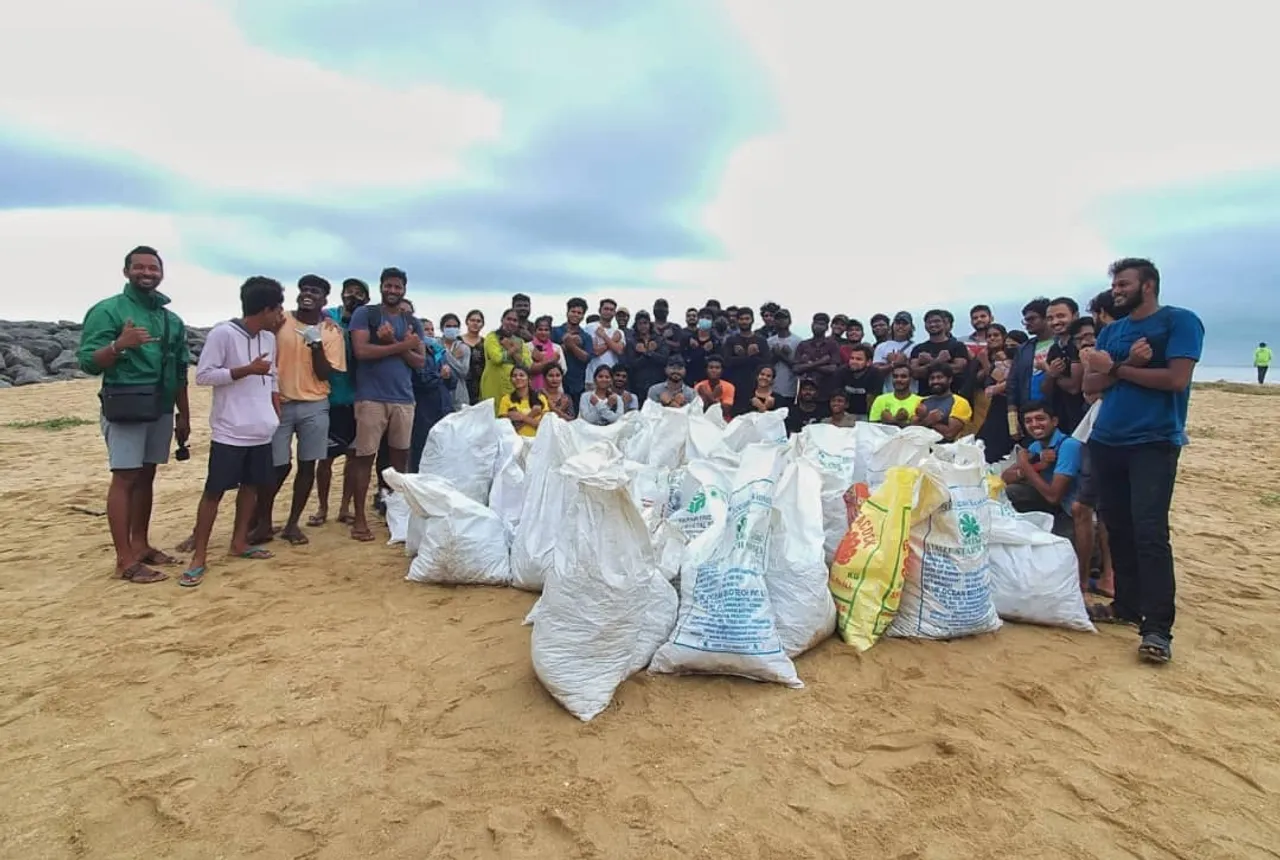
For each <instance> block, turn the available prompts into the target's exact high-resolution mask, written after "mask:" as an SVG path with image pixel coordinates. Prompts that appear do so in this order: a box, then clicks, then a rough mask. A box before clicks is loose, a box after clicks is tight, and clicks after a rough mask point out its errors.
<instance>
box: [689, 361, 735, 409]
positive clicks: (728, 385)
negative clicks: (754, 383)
mask: <svg viewBox="0 0 1280 860" xmlns="http://www.w3.org/2000/svg"><path fill="white" fill-rule="evenodd" d="M723 376H724V359H722V358H720V356H718V355H713V356H711V357H709V358H708V359H707V378H706V379H704V380H702V381H701V382H699V383H698V384H697V385H695V386H693V390H694V392H695V393H697V395H698V396H699V397H701V398H702V408H703V409H704V410H705V409H710V408H711V406H712V405H713V404H716V403H719V404H720V411H721V413H722V414H723V415H724V420H725V421H730V420H732V418H733V398H734V395H735V394H736V393H737V390H736V389H735V388H734V385H733V383H732V382H726V381H725V380H724V379H723V378H722V377H723Z"/></svg>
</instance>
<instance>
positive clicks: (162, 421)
mask: <svg viewBox="0 0 1280 860" xmlns="http://www.w3.org/2000/svg"><path fill="white" fill-rule="evenodd" d="M98 422H99V424H100V426H101V427H102V438H103V439H105V440H106V441H107V462H108V464H109V465H110V466H111V471H113V472H127V471H131V470H133V469H141V468H142V467H143V466H148V465H150V466H158V465H161V464H163V463H168V462H169V447H170V445H172V444H173V413H169V414H168V415H161V416H160V417H159V418H157V419H156V420H155V421H149V422H147V423H146V424H120V423H117V422H112V421H108V420H107V419H105V418H101V417H100V418H99V419H98Z"/></svg>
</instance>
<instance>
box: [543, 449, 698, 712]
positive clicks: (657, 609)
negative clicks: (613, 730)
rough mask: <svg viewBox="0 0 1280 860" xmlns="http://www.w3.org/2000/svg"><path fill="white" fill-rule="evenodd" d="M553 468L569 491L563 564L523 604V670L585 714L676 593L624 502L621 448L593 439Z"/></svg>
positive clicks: (672, 606)
mask: <svg viewBox="0 0 1280 860" xmlns="http://www.w3.org/2000/svg"><path fill="white" fill-rule="evenodd" d="M559 473H560V474H561V475H563V476H564V477H565V478H568V479H569V480H572V481H574V482H575V484H576V486H577V489H578V492H577V495H576V496H575V498H574V501H573V503H572V505H571V507H570V508H569V510H568V511H566V512H565V515H564V516H562V517H561V518H560V523H559V525H560V531H559V534H560V544H559V548H558V550H557V552H558V553H560V554H562V555H563V563H562V564H561V563H557V564H556V565H555V566H554V567H553V568H552V569H551V571H550V572H549V573H548V575H547V578H546V582H545V583H544V584H543V589H542V596H541V597H539V598H538V603H537V605H536V606H535V607H534V610H533V612H532V613H530V614H531V616H532V617H533V618H534V625H533V634H532V637H531V650H532V656H533V669H534V672H535V673H536V674H537V676H538V680H540V681H541V682H542V684H543V686H545V687H546V688H547V691H548V692H550V693H551V695H552V696H554V697H555V698H556V700H557V701H558V702H560V704H562V705H563V706H564V707H565V709H566V710H568V711H569V713H571V714H573V715H574V716H576V717H577V718H578V719H581V720H590V719H591V718H592V717H594V716H596V715H597V714H599V713H600V712H601V711H603V710H604V709H605V708H606V707H608V705H609V702H610V701H611V700H612V699H613V693H614V691H615V690H616V689H617V688H618V685H619V684H621V683H622V682H623V681H625V680H626V679H627V678H629V677H630V676H631V675H634V674H635V673H636V672H639V671H640V670H641V669H643V668H644V667H645V666H647V665H648V664H649V660H650V659H651V658H652V657H653V653H654V651H656V650H657V648H658V646H659V645H661V644H662V642H664V641H665V640H666V638H667V636H668V635H670V633H671V628H672V626H674V624H675V620H676V605H677V603H678V597H677V595H676V591H675V589H674V588H673V587H672V586H671V584H670V583H669V582H667V581H666V579H665V578H664V577H663V576H662V574H661V573H660V571H659V569H658V561H657V558H656V556H655V555H654V552H653V548H652V546H651V544H650V541H649V532H648V529H647V528H646V526H645V524H644V521H643V519H642V518H641V516H640V512H639V510H638V509H637V508H636V507H635V505H634V504H633V502H632V501H631V498H630V495H629V489H628V484H629V482H630V477H629V476H628V474H627V470H626V469H625V468H624V466H623V464H622V455H621V452H620V451H618V450H617V448H615V447H614V446H613V445H611V444H609V443H597V444H595V445H592V446H591V447H589V448H588V449H587V450H585V451H583V452H582V453H581V454H577V455H575V456H573V457H570V458H569V459H568V460H566V461H565V462H564V464H563V465H561V466H560V467H559Z"/></svg>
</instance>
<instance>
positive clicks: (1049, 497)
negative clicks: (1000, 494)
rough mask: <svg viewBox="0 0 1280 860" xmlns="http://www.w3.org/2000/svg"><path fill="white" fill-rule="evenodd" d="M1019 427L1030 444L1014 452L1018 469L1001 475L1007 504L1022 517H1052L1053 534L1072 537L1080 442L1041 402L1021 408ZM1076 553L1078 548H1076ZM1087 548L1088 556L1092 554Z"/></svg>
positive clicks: (1078, 476) (1051, 409)
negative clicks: (1036, 514)
mask: <svg viewBox="0 0 1280 860" xmlns="http://www.w3.org/2000/svg"><path fill="white" fill-rule="evenodd" d="M1022 426H1024V427H1026V428H1027V435H1029V436H1030V437H1031V439H1032V440H1033V441H1032V442H1031V444H1030V445H1029V446H1028V447H1026V448H1021V447H1019V448H1018V449H1017V452H1016V458H1017V465H1015V466H1011V467H1010V468H1008V469H1006V470H1005V471H1004V474H1003V475H1001V477H1002V478H1003V479H1004V482H1005V487H1006V491H1007V492H1008V495H1009V502H1010V504H1012V505H1013V507H1014V509H1015V510H1017V511H1020V512H1023V513H1026V512H1029V511H1041V512H1044V513H1048V514H1052V515H1053V523H1054V533H1055V534H1058V535H1059V536H1061V537H1066V538H1072V539H1074V537H1075V526H1074V522H1073V520H1072V516H1071V506H1072V503H1073V502H1074V501H1075V497H1076V491H1077V489H1078V485H1079V478H1080V451H1081V448H1082V446H1081V444H1080V442H1079V440H1077V439H1074V438H1072V437H1070V436H1068V435H1067V434H1065V433H1063V432H1062V431H1061V430H1060V429H1058V416H1057V414H1055V413H1054V411H1053V407H1052V406H1050V405H1049V403H1048V402H1047V401H1044V400H1033V401H1031V402H1030V403H1027V404H1025V405H1024V406H1023V407H1022ZM1077 552H1079V547H1077ZM1092 552H1093V547H1092V546H1090V547H1089V548H1088V550H1087V553H1089V554H1092Z"/></svg>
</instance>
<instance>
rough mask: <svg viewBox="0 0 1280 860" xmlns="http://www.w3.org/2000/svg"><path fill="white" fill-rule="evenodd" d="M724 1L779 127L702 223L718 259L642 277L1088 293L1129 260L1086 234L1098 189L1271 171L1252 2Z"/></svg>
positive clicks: (1272, 58)
mask: <svg viewBox="0 0 1280 860" xmlns="http://www.w3.org/2000/svg"><path fill="white" fill-rule="evenodd" d="M723 6H724V9H725V11H726V14H727V15H728V16H729V17H730V18H731V19H732V20H733V22H734V24H735V25H736V26H737V28H738V29H739V31H740V33H741V35H742V37H743V38H744V39H745V40H746V41H747V42H748V43H749V44H750V45H751V47H752V49H753V50H754V51H755V53H756V55H757V56H758V58H759V60H760V61H761V62H762V63H763V65H764V66H765V68H766V70H767V73H768V75H769V77H770V79H771V82H772V85H773V89H774V95H775V96H776V98H777V101H778V103H779V107H780V109H781V113H782V116H781V120H780V130H779V131H778V132H777V133H776V134H773V135H770V136H768V137H765V138H761V139H757V140H754V141H751V142H750V143H748V144H746V145H745V146H743V147H741V148H740V149H739V150H738V151H737V152H736V153H735V154H734V156H733V157H732V158H731V160H730V163H729V165H728V169H727V172H726V175H725V178H724V181H723V184H722V187H721V189H720V192H719V194H718V196H717V197H716V199H715V200H714V201H713V202H712V204H711V205H710V206H709V207H708V209H707V210H706V211H705V213H704V219H705V224H706V226H707V227H708V228H709V229H710V230H711V232H713V233H714V234H715V235H716V236H717V237H718V238H719V239H720V240H721V241H722V243H723V244H724V248H725V252H724V255H723V256H724V259H723V260H722V261H718V262H689V261H679V262H676V261H673V262H669V263H667V264H664V265H663V266H662V267H661V269H660V275H661V276H662V277H664V278H668V279H671V280H676V281H681V282H687V283H691V284H698V285H701V286H704V287H705V288H706V292H709V293H715V294H719V295H721V296H722V297H727V296H738V297H744V298H749V299H752V300H753V303H756V302H755V300H757V299H763V298H766V297H774V298H778V297H784V296H791V297H793V298H792V299H791V302H792V306H793V308H797V307H798V308H799V309H800V310H802V311H804V312H808V311H810V310H814V309H817V307H819V306H823V305H825V306H830V307H832V308H836V307H839V308H843V309H846V310H855V309H856V310H859V312H860V313H863V314H870V313H871V312H872V311H876V310H886V309H889V308H888V307H887V306H888V305H894V306H895V307H908V308H911V307H914V308H921V307H924V306H926V305H930V304H934V303H945V302H947V301H948V300H952V301H953V302H956V303H958V302H961V301H964V300H967V299H969V298H973V297H974V296H973V294H974V292H975V291H976V292H978V293H979V294H982V293H983V292H984V289H985V291H986V294H987V297H989V298H992V299H996V300H998V299H1001V298H1003V297H1004V296H1002V295H1000V294H998V293H999V292H1000V291H1001V290H1003V291H1004V292H1005V293H1007V294H1009V295H1014V296H1016V295H1022V294H1023V293H1022V292H1021V291H1019V289H1018V287H1017V286H1016V285H1017V284H1018V283H1020V282H1023V283H1025V282H1029V281H1032V280H1035V281H1064V280H1069V279H1071V278H1072V277H1081V276H1083V277H1093V278H1096V279H1097V280H1098V282H1099V284H1101V282H1102V279H1103V277H1104V272H1105V267H1106V265H1107V263H1108V262H1109V261H1110V260H1111V259H1112V258H1114V257H1115V256H1117V255H1119V254H1121V253H1133V252H1135V251H1139V252H1140V251H1141V250H1143V249H1129V248H1113V247H1110V246H1109V244H1108V242H1107V240H1106V238H1105V237H1104V236H1103V235H1101V234H1100V233H1099V232H1098V230H1097V229H1095V227H1094V226H1093V225H1092V223H1091V220H1090V212H1091V211H1096V209H1095V208H1094V207H1097V206H1098V205H1099V204H1100V203H1101V202H1102V201H1105V199H1106V198H1107V196H1108V195H1114V194H1125V193H1128V192H1132V191H1134V190H1139V189H1143V188H1154V187H1160V186H1164V185H1169V184H1175V183H1179V182H1186V181H1195V180H1201V179H1205V178H1208V177H1212V176H1215V175H1219V174H1222V173H1225V172H1230V171H1241V170H1251V169H1259V168H1269V167H1276V166H1277V165H1280V121H1278V119H1277V114H1276V113H1275V112H1274V111H1271V110H1268V109H1267V108H1266V105H1268V104H1270V103H1271V101H1272V100H1273V99H1272V93H1271V89H1272V88H1273V86H1274V81H1275V80H1277V79H1280V54H1278V53H1277V52H1275V51H1274V49H1273V46H1272V45H1271V44H1270V41H1271V38H1272V37H1271V34H1270V32H1269V28H1268V27H1265V26H1262V25H1263V24H1264V23H1265V21H1266V18H1267V15H1266V14H1265V13H1266V12H1267V10H1268V9H1269V7H1267V6H1264V5H1263V4H1261V3H1259V2H1253V3H1233V2H1222V3H1215V4H1214V6H1213V13H1212V15H1206V14H1204V13H1203V10H1201V9H1200V8H1199V7H1195V6H1194V5H1192V6H1188V7H1186V8H1179V7H1177V6H1176V4H1168V3H1151V2H1125V0H1111V2H1106V3H1101V2H1096V0H1086V2H1082V3H1076V4H1072V5H1071V6H1070V8H1069V9H1067V10H1065V11H1064V9H1063V8H1059V7H1048V6H1042V5H1036V4H1026V3H1020V2H1000V0H980V2H977V3H964V4H955V3H943V2H935V3H929V4H924V5H923V6H922V5H921V4H906V5H904V4H892V3H880V4H852V3H833V2H824V0H794V2H790V3H785V4H779V3H776V2H774V0H724V3H723ZM1157 262H1158V261H1157ZM984 279H989V282H990V284H991V286H990V287H989V288H974V287H972V286H971V284H972V282H974V281H979V282H980V281H982V280H984ZM996 284H1000V285H1001V286H996ZM993 290H994V291H996V292H997V294H996V295H991V291H993ZM802 291H811V295H810V297H808V298H804V299H801V298H800V296H801V295H802ZM813 293H816V295H813ZM835 296H839V297H840V299H839V301H837V302H833V301H832V298H833V297H835ZM873 296H874V297H875V298H872V297H873ZM888 296H892V299H888Z"/></svg>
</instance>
